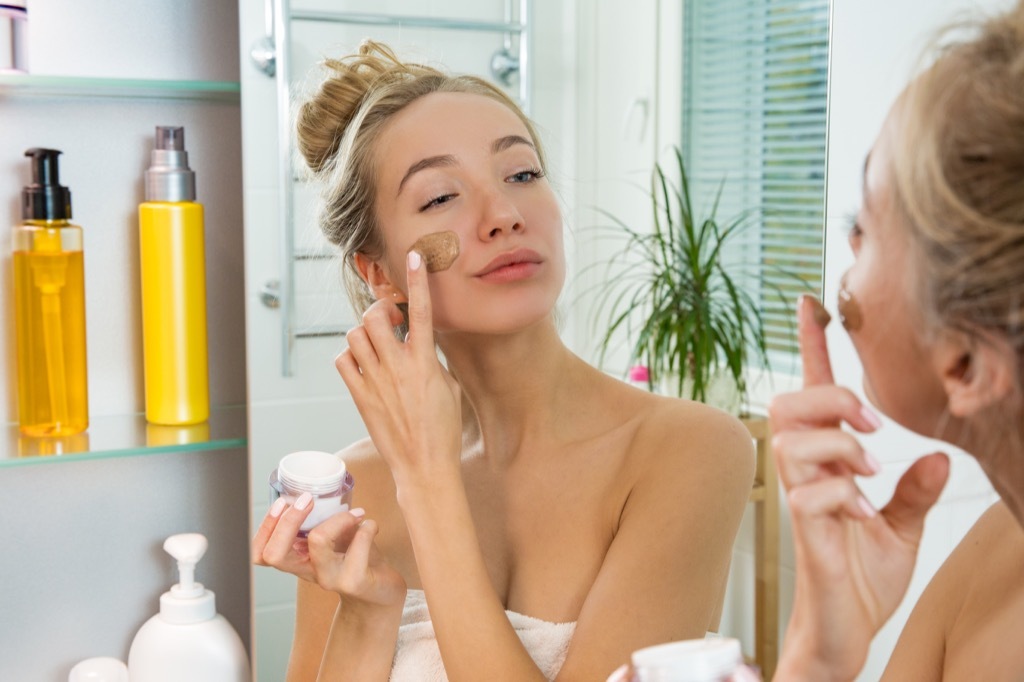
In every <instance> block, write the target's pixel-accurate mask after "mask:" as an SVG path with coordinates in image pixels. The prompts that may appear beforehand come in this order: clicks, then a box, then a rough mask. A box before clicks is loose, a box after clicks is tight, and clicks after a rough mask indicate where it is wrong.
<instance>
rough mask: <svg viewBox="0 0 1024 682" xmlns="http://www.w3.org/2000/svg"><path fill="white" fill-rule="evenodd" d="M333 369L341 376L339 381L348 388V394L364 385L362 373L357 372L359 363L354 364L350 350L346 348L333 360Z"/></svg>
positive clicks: (353, 357)
mask: <svg viewBox="0 0 1024 682" xmlns="http://www.w3.org/2000/svg"><path fill="white" fill-rule="evenodd" d="M334 367H335V368H336V369H337V370H338V374H340V375H341V380H342V381H344V382H345V385H346V386H348V390H349V392H351V393H354V392H355V391H357V390H359V389H361V388H362V387H363V385H364V384H365V380H364V379H363V373H362V372H360V371H359V363H358V362H356V358H355V356H354V355H353V354H352V349H351V348H346V349H345V350H343V351H341V353H339V354H338V357H336V358H334Z"/></svg>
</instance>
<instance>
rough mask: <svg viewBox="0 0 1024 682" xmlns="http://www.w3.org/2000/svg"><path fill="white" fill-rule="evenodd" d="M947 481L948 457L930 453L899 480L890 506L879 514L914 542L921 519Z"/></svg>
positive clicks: (918, 534)
mask: <svg viewBox="0 0 1024 682" xmlns="http://www.w3.org/2000/svg"><path fill="white" fill-rule="evenodd" d="M948 479H949V457H947V456H946V455H945V454H944V453H942V452H933V453H932V454H930V455H926V456H925V457H922V458H921V459H919V460H917V461H916V462H914V464H913V465H912V466H911V467H910V468H909V469H907V471H906V473H904V474H903V476H901V477H900V482H899V483H897V484H896V490H895V492H893V495H892V499H891V500H889V504H887V505H886V506H885V508H884V509H882V513H883V514H884V515H885V518H886V520H888V522H889V525H891V526H892V528H893V530H894V531H896V532H897V533H898V534H899V535H900V536H902V537H903V538H904V539H905V540H907V541H909V542H913V543H915V544H916V543H917V541H918V539H920V537H921V532H922V531H923V530H924V517H925V515H926V514H927V513H928V510H929V509H931V508H932V505H934V504H935V502H936V501H937V500H938V499H939V495H940V494H942V489H943V488H944V487H945V485H946V481H947V480H948Z"/></svg>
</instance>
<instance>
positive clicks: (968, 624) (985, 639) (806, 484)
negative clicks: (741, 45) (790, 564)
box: [771, 3, 1024, 680]
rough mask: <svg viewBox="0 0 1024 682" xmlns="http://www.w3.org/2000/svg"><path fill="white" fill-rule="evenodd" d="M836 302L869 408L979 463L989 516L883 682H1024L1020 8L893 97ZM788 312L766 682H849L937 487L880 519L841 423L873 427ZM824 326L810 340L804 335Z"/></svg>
mask: <svg viewBox="0 0 1024 682" xmlns="http://www.w3.org/2000/svg"><path fill="white" fill-rule="evenodd" d="M849 240H850V245H851V247H852V249H853V252H854V254H855V257H856V259H855V263H854V265H853V266H852V267H851V268H850V270H849V271H848V272H847V273H846V274H845V276H844V278H843V283H842V288H841V291H840V293H839V298H840V308H839V309H840V312H841V313H842V314H843V318H844V320H843V321H844V326H846V327H847V330H848V331H849V334H850V338H851V339H852V341H853V344H854V346H855V347H856V349H857V353H858V354H859V356H860V358H861V360H862V362H863V365H864V372H865V378H864V385H865V391H866V393H867V395H868V397H869V398H870V400H871V402H872V403H874V405H875V406H876V407H877V408H878V409H880V410H881V411H883V412H885V413H886V414H888V415H889V416H891V417H892V418H893V419H894V420H895V421H897V422H899V423H901V424H903V425H904V426H906V427H908V428H910V429H912V430H914V431H916V432H918V433H920V434H923V435H926V436H932V437H937V438H941V439H942V440H945V441H946V442H949V443H951V444H954V445H956V446H958V447H960V448H963V449H964V450H966V451H967V452H969V453H971V454H972V455H973V456H974V457H976V458H977V460H978V462H979V463H980V464H981V467H982V469H983V470H984V471H985V473H986V475H987V476H988V478H989V480H990V481H991V482H992V485H993V486H994V487H995V490H996V491H997V492H998V493H999V496H1000V501H999V502H997V503H996V504H995V505H994V506H993V507H992V508H990V509H989V510H988V511H987V512H986V513H985V514H984V515H983V516H982V517H981V519H980V520H979V521H978V522H977V524H976V525H975V526H974V527H973V528H972V529H971V531H970V532H969V533H968V534H967V536H966V537H965V538H964V539H963V541H962V542H961V543H960V545H959V546H958V547H957V548H956V549H955V550H954V552H953V553H952V554H951V555H950V557H949V558H948V560H947V561H946V562H945V564H944V565H943V566H942V567H941V568H940V569H939V571H938V573H936V575H935V577H934V578H933V580H932V581H931V583H930V584H929V585H928V587H927V588H926V589H925V591H924V593H923V595H922V596H921V599H920V600H919V602H918V603H917V605H916V607H915V608H914V611H913V613H912V614H911V616H910V619H909V620H908V622H907V624H906V627H905V628H904V630H903V633H902V635H901V637H900V639H899V641H898V643H897V645H896V649H895V651H894V653H893V656H892V658H891V660H890V662H889V665H888V668H887V669H886V672H885V676H884V679H887V680H932V679H935V680H938V679H944V680H1011V679H1012V680H1019V679H1021V676H1022V674H1024V647H1021V646H1020V643H1019V641H1017V640H1018V639H1019V635H1018V633H1020V632H1021V631H1024V580H1022V579H1021V573H1020V571H1021V567H1022V566H1024V530H1022V525H1024V447H1022V445H1024V420H1022V416H1024V401H1022V392H1024V375H1022V365H1021V359H1022V351H1024V328H1022V326H1021V322H1022V319H1024V317H1022V316H1024V3H1018V4H1017V6H1016V7H1015V8H1014V9H1013V10H1011V11H1009V12H1008V13H1006V14H1005V15H1003V16H1000V17H997V18H995V19H992V20H990V21H989V22H987V23H986V24H984V25H983V26H981V27H980V30H979V32H978V33H977V35H976V36H975V37H973V38H972V39H970V40H968V41H966V42H960V43H958V44H953V45H950V46H948V47H946V48H944V50H943V52H942V54H941V55H940V57H939V59H938V60H937V61H936V62H935V63H934V64H933V65H932V66H931V67H930V68H929V69H928V70H927V71H926V72H925V73H924V74H923V75H921V76H919V77H918V78H917V79H916V80H915V81H913V82H912V83H911V84H910V85H909V86H908V87H907V89H906V90H905V91H904V92H903V94H902V95H901V96H900V98H899V99H898V101H897V102H896V104H895V105H894V107H893V109H892V110H891V111H890V113H889V115H888V118H887V119H886V122H885V124H884V126H883V128H882V131H881V134H880V135H879V137H878V139H877V141H876V142H875V145H874V147H873V148H872V150H871V153H870V156H869V159H868V162H867V166H866V169H865V178H864V200H863V205H862V207H861V210H860V212H859V214H858V217H857V221H856V224H855V225H854V227H853V228H852V230H851V232H850V237H849ZM815 303H816V302H814V301H813V300H811V299H805V300H803V301H801V305H800V309H799V325H800V334H801V349H802V353H803V361H804V383H805V388H804V390H803V391H801V392H799V393H795V394H790V395H785V396H781V397H778V398H776V399H775V400H774V401H773V403H772V406H771V418H772V424H773V428H774V430H775V433H776V436H775V440H774V448H775V452H776V454H777V457H778V465H779V473H780V476H781V478H782V480H783V482H784V484H785V486H786V488H787V490H788V496H789V497H788V499H789V506H790V511H791V513H792V517H793V532H794V540H795V543H796V560H797V585H796V594H795V600H794V606H793V617H792V620H791V621H790V625H789V629H788V631H787V634H786V640H785V648H784V650H783V654H782V657H781V660H780V662H779V667H778V672H777V674H776V679H779V680H791V679H808V680H812V679H813V680H849V679H853V678H854V677H855V676H856V675H857V673H858V671H859V670H860V669H861V667H862V666H863V665H864V661H865V660H866V657H867V652H868V646H869V644H870V642H871V639H872V637H873V636H874V635H875V633H876V632H877V631H878V630H879V628H881V626H882V625H883V624H884V623H885V621H886V620H887V619H888V618H889V617H890V616H891V615H892V613H893V611H894V610H895V609H896V607H897V606H898V605H899V603H900V601H901V600H902V598H903V595H904V594H905V592H906V590H907V586H908V584H909V582H910V578H911V573H912V571H913V567H914V561H915V557H916V554H917V548H918V544H919V542H920V538H921V532H922V529H923V523H924V517H925V514H926V513H927V511H928V509H929V508H930V507H931V506H932V505H933V504H934V503H935V501H936V499H938V497H939V493H940V492H941V490H942V488H943V486H944V485H945V482H946V479H947V477H948V474H949V462H948V459H947V457H946V456H945V455H943V454H941V453H935V454H931V455H927V456H924V457H922V458H920V459H919V460H918V461H917V462H916V463H915V464H914V465H913V466H912V467H911V468H910V469H909V470H908V471H907V472H906V473H905V474H904V476H903V477H902V479H901V480H900V482H899V484H898V485H897V487H896V490H895V492H894V494H893V497H892V499H891V500H890V501H889V503H888V504H887V505H886V506H884V507H883V508H881V509H879V510H876V509H874V508H873V507H872V506H871V505H870V504H869V503H868V502H867V500H866V499H865V498H864V497H863V495H861V494H860V492H859V491H858V489H857V485H856V482H855V480H854V476H855V475H862V476H870V475H872V474H874V473H876V472H877V471H878V464H877V463H876V462H875V460H874V459H873V458H872V457H870V456H869V455H868V454H867V453H866V452H865V451H864V450H863V448H862V447H861V446H860V444H859V442H858V441H857V439H856V438H855V437H854V435H853V434H851V433H850V432H848V431H844V430H842V429H841V428H840V424H841V423H844V422H845V423H846V424H847V425H848V426H850V427H852V428H853V429H854V430H856V431H859V432H862V433H866V432H870V431H873V430H875V429H876V428H877V427H878V426H879V421H878V418H877V417H875V416H874V414H873V413H872V412H871V411H870V409H869V408H867V407H865V406H862V405H861V404H860V402H859V401H858V399H857V398H856V397H855V396H854V395H853V394H852V393H851V392H849V391H847V390H845V389H843V388H840V387H838V386H835V385H834V384H833V382H832V373H831V369H830V366H829V359H828V351H827V349H826V346H825V337H824V334H823V331H822V330H823V326H824V325H823V324H820V322H821V321H823V320H822V317H821V316H820V315H817V316H816V315H815V307H816V306H815ZM816 319H817V320H819V323H816V322H815V320H816Z"/></svg>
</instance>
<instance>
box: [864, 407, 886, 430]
mask: <svg viewBox="0 0 1024 682" xmlns="http://www.w3.org/2000/svg"><path fill="white" fill-rule="evenodd" d="M860 416H862V417H864V421H866V422H867V423H868V424H870V425H871V428H873V429H878V428H881V427H882V420H881V419H879V418H878V415H877V414H875V413H874V412H872V411H871V410H869V409H868V408H867V405H862V406H861V408H860Z"/></svg>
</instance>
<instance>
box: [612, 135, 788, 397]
mask: <svg viewBox="0 0 1024 682" xmlns="http://www.w3.org/2000/svg"><path fill="white" fill-rule="evenodd" d="M674 157H675V165H676V168H675V171H676V173H677V175H678V186H677V185H675V184H673V182H672V181H671V180H669V178H668V177H667V175H666V172H665V169H664V168H663V167H662V165H661V164H656V165H655V167H654V171H653V173H652V177H651V189H650V199H651V207H652V210H653V229H650V230H648V229H646V228H644V229H637V228H634V227H631V226H630V225H628V224H627V223H625V222H624V221H622V220H620V219H618V218H616V217H615V216H613V215H611V214H609V213H607V212H605V211H601V213H602V214H603V215H605V216H606V217H608V218H609V219H611V220H612V221H613V223H614V226H613V227H612V228H611V236H612V238H615V239H622V240H624V241H625V243H624V244H623V247H622V248H621V249H619V250H618V251H617V252H618V253H620V254H622V255H623V256H624V257H625V256H626V255H627V254H631V255H633V256H639V257H640V258H641V260H642V265H641V266H640V267H639V268H634V269H633V270H632V271H630V272H629V273H628V274H625V273H613V272H612V270H613V269H614V268H615V267H616V266H617V265H619V266H620V267H619V269H620V270H621V269H623V268H622V262H623V261H622V260H619V259H618V258H616V259H614V260H611V261H608V262H606V263H603V264H602V263H598V264H597V265H599V266H600V265H604V266H605V267H606V270H607V272H606V276H605V277H603V278H602V280H603V281H602V283H600V284H599V285H598V286H597V309H596V313H597V315H596V317H597V318H598V319H597V321H598V322H601V321H603V322H604V329H603V331H602V332H599V334H600V337H599V339H600V340H599V350H600V361H599V362H600V364H602V365H603V364H604V362H605V359H606V356H607V354H608V352H609V350H611V348H612V346H613V345H615V342H616V339H618V338H619V336H618V334H619V333H620V332H625V334H626V336H627V338H628V339H629V343H630V346H631V347H630V364H639V365H644V366H646V367H647V368H648V370H649V375H648V376H649V378H648V382H649V385H650V387H652V388H653V387H655V386H658V387H662V388H663V389H665V390H669V391H671V392H672V393H674V394H675V395H678V396H680V397H689V398H692V399H694V400H699V401H702V402H707V401H708V398H709V395H710V392H711V388H712V386H714V385H715V383H716V382H720V381H723V380H724V381H725V382H726V385H727V387H728V388H730V389H732V391H731V392H732V393H733V400H732V401H728V402H733V403H735V404H732V405H728V406H725V407H727V408H729V409H732V410H733V411H738V410H739V408H740V407H741V406H743V405H746V404H747V397H748V396H747V382H746V375H745V370H746V368H747V365H748V360H750V359H752V358H753V359H758V360H760V361H761V363H763V365H764V367H765V368H769V357H768V347H767V340H766V332H765V325H764V319H763V317H762V314H761V310H760V307H759V305H758V302H757V301H756V300H755V299H754V297H753V296H752V295H751V294H750V293H749V292H748V291H747V290H746V289H744V288H743V287H742V286H741V285H740V284H739V283H738V282H737V280H738V279H739V278H740V277H742V276H743V275H745V274H747V273H748V272H749V268H745V267H744V265H743V264H742V263H741V264H739V265H738V266H737V265H731V264H730V265H725V264H723V250H724V249H726V248H727V247H729V246H731V245H733V244H734V242H735V241H736V239H737V237H739V236H740V235H741V234H742V233H743V232H744V230H745V229H746V228H748V227H749V226H751V225H752V224H753V219H754V218H755V217H756V214H755V213H754V212H753V211H746V212H743V213H741V214H740V215H737V216H734V217H732V218H728V219H725V220H721V219H719V218H718V217H717V215H716V214H717V211H718V205H719V199H720V198H721V195H722V189H723V187H724V182H723V183H722V184H720V185H719V187H718V192H717V193H716V195H715V196H714V201H713V202H712V205H711V208H710V210H709V211H708V212H707V215H706V216H704V217H702V218H698V216H697V215H695V211H694V202H693V200H692V198H691V196H690V186H689V182H688V180H687V173H686V168H685V165H684V162H683V156H682V153H681V152H680V150H679V149H675V150H674ZM605 229H607V228H605ZM623 260H625V258H623ZM753 265H756V267H758V268H763V267H764V265H762V264H761V263H760V262H758V263H756V264H753ZM793 277H794V278H795V279H796V280H799V281H800V282H801V283H802V285H803V286H806V284H804V283H803V280H800V279H799V278H798V277H796V276H795V275H793ZM780 293H781V292H780ZM780 298H782V297H781V296H780Z"/></svg>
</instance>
